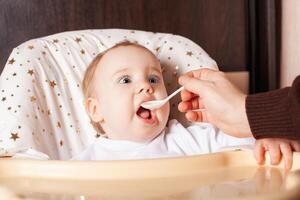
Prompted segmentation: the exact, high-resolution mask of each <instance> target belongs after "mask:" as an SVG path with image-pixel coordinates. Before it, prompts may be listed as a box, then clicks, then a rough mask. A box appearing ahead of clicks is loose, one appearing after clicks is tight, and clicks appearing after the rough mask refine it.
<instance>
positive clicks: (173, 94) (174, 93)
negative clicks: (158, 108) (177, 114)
mask: <svg viewBox="0 0 300 200" xmlns="http://www.w3.org/2000/svg"><path fill="white" fill-rule="evenodd" d="M183 89H184V88H183V86H182V87H180V88H179V89H177V90H176V91H175V92H173V93H172V94H170V95H169V96H168V98H167V101H169V100H170V99H171V98H172V97H174V96H175V95H176V94H177V93H178V92H180V91H181V90H183Z"/></svg>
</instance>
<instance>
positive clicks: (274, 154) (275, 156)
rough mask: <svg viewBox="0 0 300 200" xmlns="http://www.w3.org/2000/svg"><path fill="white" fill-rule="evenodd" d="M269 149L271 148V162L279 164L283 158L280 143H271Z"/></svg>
mask: <svg viewBox="0 0 300 200" xmlns="http://www.w3.org/2000/svg"><path fill="white" fill-rule="evenodd" d="M268 149H269V154H270V159H271V164H272V165H278V164H279V162H280V160H281V152H280V149H279V145H278V144H276V143H274V145H270V146H269V147H268Z"/></svg>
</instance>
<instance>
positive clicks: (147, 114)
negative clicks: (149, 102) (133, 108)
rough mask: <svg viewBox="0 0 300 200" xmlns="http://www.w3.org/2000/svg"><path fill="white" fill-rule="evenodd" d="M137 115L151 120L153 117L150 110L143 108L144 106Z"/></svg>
mask: <svg viewBox="0 0 300 200" xmlns="http://www.w3.org/2000/svg"><path fill="white" fill-rule="evenodd" d="M136 114H137V115H138V116H139V117H141V118H143V119H151V117H152V114H151V111H150V110H149V109H146V108H143V107H142V106H140V108H139V109H138V111H137V112H136Z"/></svg>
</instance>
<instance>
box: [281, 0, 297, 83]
mask: <svg viewBox="0 0 300 200" xmlns="http://www.w3.org/2000/svg"><path fill="white" fill-rule="evenodd" d="M281 45H282V46H281V47H282V51H281V75H280V86H281V87H284V86H288V85H291V83H292V81H293V80H294V78H295V77H296V76H297V75H299V74H300V0H282V44H281Z"/></svg>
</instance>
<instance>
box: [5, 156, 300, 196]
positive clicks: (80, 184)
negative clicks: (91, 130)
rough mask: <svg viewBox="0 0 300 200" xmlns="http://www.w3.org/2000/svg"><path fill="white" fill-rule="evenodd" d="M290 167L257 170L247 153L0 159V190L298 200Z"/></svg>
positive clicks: (299, 184)
mask: <svg viewBox="0 0 300 200" xmlns="http://www.w3.org/2000/svg"><path fill="white" fill-rule="evenodd" d="M267 160H268V159H267ZM293 162H294V163H293V168H292V170H291V171H290V172H286V171H285V170H284V169H283V164H282V163H281V164H280V165H278V166H270V165H269V164H266V165H264V166H259V165H257V164H256V161H255V159H254V157H253V155H252V151H230V152H222V153H215V154H210V155H199V156H189V157H178V158H164V159H147V160H128V161H54V160H53V161H36V160H20V159H17V160H14V159H0V185H2V186H5V187H7V188H9V189H10V190H12V191H14V192H15V193H16V194H21V195H22V196H23V197H24V198H25V197H28V198H34V199H50V197H51V199H64V200H65V199H78V200H87V199H89V200H90V199H264V200H265V199H289V198H295V199H300V172H298V171H297V170H298V169H300V153H294V158H293ZM266 163H268V161H267V162H266ZM0 197H1V194H0Z"/></svg>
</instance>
